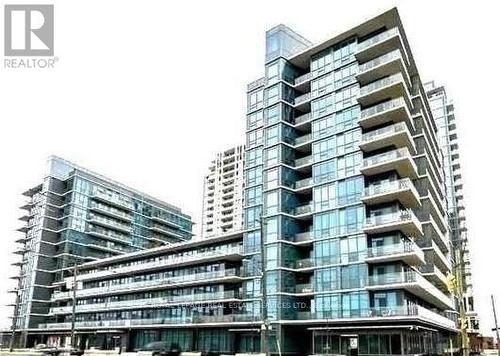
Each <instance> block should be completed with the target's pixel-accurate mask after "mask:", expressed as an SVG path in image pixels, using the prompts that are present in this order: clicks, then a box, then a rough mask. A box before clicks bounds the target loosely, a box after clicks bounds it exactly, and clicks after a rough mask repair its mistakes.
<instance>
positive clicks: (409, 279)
mask: <svg viewBox="0 0 500 356" xmlns="http://www.w3.org/2000/svg"><path fill="white" fill-rule="evenodd" d="M416 281H417V275H416V272H415V271H405V272H393V273H384V274H379V275H373V276H369V277H368V285H369V286H378V285H386V284H399V283H415V282H416Z"/></svg>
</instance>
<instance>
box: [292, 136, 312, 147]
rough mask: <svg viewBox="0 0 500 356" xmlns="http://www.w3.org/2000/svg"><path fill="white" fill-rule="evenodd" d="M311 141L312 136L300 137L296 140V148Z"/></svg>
mask: <svg viewBox="0 0 500 356" xmlns="http://www.w3.org/2000/svg"><path fill="white" fill-rule="evenodd" d="M311 140H312V135H311V134H307V135H303V136H299V137H297V138H296V139H295V146H301V145H303V144H306V143H308V142H310V141H311Z"/></svg>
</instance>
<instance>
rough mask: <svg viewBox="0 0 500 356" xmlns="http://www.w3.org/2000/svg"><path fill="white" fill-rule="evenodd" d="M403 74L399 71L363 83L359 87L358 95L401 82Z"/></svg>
mask: <svg viewBox="0 0 500 356" xmlns="http://www.w3.org/2000/svg"><path fill="white" fill-rule="evenodd" d="M403 81H404V79H403V75H402V74H401V73H397V74H393V75H391V76H389V77H385V78H382V79H379V80H377V81H375V82H373V83H370V84H368V85H365V86H363V87H361V88H360V89H359V96H360V97H362V96H365V95H367V94H370V93H372V92H374V91H377V90H379V89H382V88H383V87H386V86H389V85H392V84H395V83H398V82H403Z"/></svg>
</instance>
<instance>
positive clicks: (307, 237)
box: [293, 231, 314, 243]
mask: <svg viewBox="0 0 500 356" xmlns="http://www.w3.org/2000/svg"><path fill="white" fill-rule="evenodd" d="M312 240H314V236H313V234H312V232H311V231H306V232H299V233H297V234H295V236H294V238H293V241H294V242H298V243H300V242H311V241H312Z"/></svg>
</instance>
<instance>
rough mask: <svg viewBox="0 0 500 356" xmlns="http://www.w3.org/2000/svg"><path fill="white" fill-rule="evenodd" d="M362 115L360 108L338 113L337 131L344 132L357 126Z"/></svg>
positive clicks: (336, 118) (356, 107)
mask: <svg viewBox="0 0 500 356" xmlns="http://www.w3.org/2000/svg"><path fill="white" fill-rule="evenodd" d="M360 114H361V109H360V108H359V106H355V107H352V108H349V109H347V110H344V111H341V112H339V113H337V115H336V116H335V125H336V131H343V130H345V129H348V128H351V127H353V126H355V125H356V124H357V121H358V120H359V117H360Z"/></svg>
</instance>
